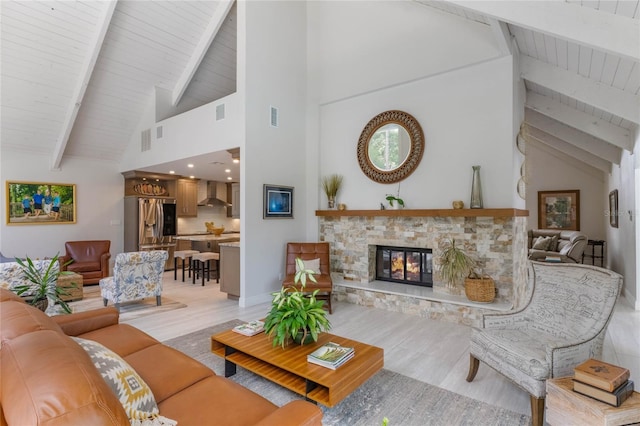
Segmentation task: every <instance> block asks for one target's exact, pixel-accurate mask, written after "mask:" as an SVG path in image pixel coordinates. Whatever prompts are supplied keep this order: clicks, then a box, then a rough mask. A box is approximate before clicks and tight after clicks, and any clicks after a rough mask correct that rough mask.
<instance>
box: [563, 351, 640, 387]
mask: <svg viewBox="0 0 640 426" xmlns="http://www.w3.org/2000/svg"><path fill="white" fill-rule="evenodd" d="M630 376H631V374H630V372H629V369H627V368H624V367H620V366H617V365H613V364H609V363H607V362H604V361H600V360H598V359H593V358H591V359H588V360H586V361H585V362H583V363H582V364H580V365H578V366H576V367H575V368H574V369H573V378H574V379H575V380H577V381H579V382H582V383H585V384H587V385H591V386H594V387H596V388H600V389H602V390H604V391H607V392H613V390H614V389H617V388H618V387H619V386H620V385H621V384H623V383H624V382H626V381H627V380H629V377H630Z"/></svg>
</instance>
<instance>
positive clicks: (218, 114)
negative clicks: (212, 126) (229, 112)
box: [216, 104, 224, 121]
mask: <svg viewBox="0 0 640 426" xmlns="http://www.w3.org/2000/svg"><path fill="white" fill-rule="evenodd" d="M220 120H224V104H220V105H218V106H217V107H216V121H220Z"/></svg>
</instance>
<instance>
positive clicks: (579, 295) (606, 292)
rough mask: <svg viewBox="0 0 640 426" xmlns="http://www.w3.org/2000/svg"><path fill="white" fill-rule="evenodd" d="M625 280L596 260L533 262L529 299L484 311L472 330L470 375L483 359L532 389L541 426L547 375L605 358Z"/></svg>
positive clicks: (534, 418)
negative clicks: (515, 307) (513, 308)
mask: <svg viewBox="0 0 640 426" xmlns="http://www.w3.org/2000/svg"><path fill="white" fill-rule="evenodd" d="M621 286H622V276H620V275H618V274H616V273H615V272H611V271H608V270H606V269H602V268H598V267H595V266H587V265H576V264H572V263H557V264H551V263H541V262H530V266H529V285H528V288H529V296H530V299H529V302H528V303H527V305H526V306H525V307H524V308H523V309H521V310H519V311H517V312H511V313H504V314H485V315H484V316H483V318H482V328H474V329H473V330H472V332H471V345H470V349H469V352H470V361H471V362H470V367H469V375H468V376H467V381H468V382H471V381H472V380H473V379H474V378H475V376H476V373H477V372H478V366H479V363H480V361H482V362H483V363H485V364H487V365H488V366H489V367H491V368H493V369H494V370H496V371H497V372H499V373H501V374H503V375H504V376H506V377H507V378H508V379H510V380H511V381H513V382H514V383H515V384H517V385H519V386H520V387H521V388H523V389H524V390H525V391H527V392H528V393H529V395H530V400H531V417H532V421H533V425H534V426H542V425H543V421H544V399H545V396H546V388H545V385H546V381H547V379H550V378H554V377H563V376H572V375H573V368H574V367H575V366H576V365H578V364H580V363H581V362H583V361H586V360H587V359H589V358H597V359H600V357H601V356H602V344H603V341H604V335H605V332H606V331H607V326H608V324H609V321H610V320H611V315H612V314H613V308H614V306H615V303H616V299H617V298H618V294H619V293H620V287H621Z"/></svg>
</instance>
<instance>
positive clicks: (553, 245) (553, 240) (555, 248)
mask: <svg viewBox="0 0 640 426" xmlns="http://www.w3.org/2000/svg"><path fill="white" fill-rule="evenodd" d="M547 250H549V251H558V236H557V235H554V236H553V237H551V242H550V243H549V248H548V249H547Z"/></svg>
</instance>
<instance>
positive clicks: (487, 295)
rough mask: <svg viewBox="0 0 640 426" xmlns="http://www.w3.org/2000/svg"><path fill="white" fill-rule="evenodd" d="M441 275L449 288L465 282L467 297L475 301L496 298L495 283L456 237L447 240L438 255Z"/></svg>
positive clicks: (485, 301)
mask: <svg viewBox="0 0 640 426" xmlns="http://www.w3.org/2000/svg"><path fill="white" fill-rule="evenodd" d="M438 264H439V265H440V276H441V277H442V279H443V280H444V281H445V282H446V283H447V286H448V287H449V288H455V287H456V286H457V285H458V284H460V283H461V282H464V292H465V295H466V296H467V298H468V299H469V300H471V301H474V302H483V303H487V302H492V301H493V299H494V298H495V283H494V282H493V279H492V278H491V277H490V276H488V275H485V274H484V273H483V272H482V270H481V268H480V266H479V264H478V262H477V261H476V260H475V259H474V258H473V257H471V256H470V255H469V254H468V253H467V252H466V251H464V250H463V249H462V248H460V246H456V241H455V239H449V240H446V241H445V243H444V248H443V249H442V251H441V252H440V255H439V256H438Z"/></svg>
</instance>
